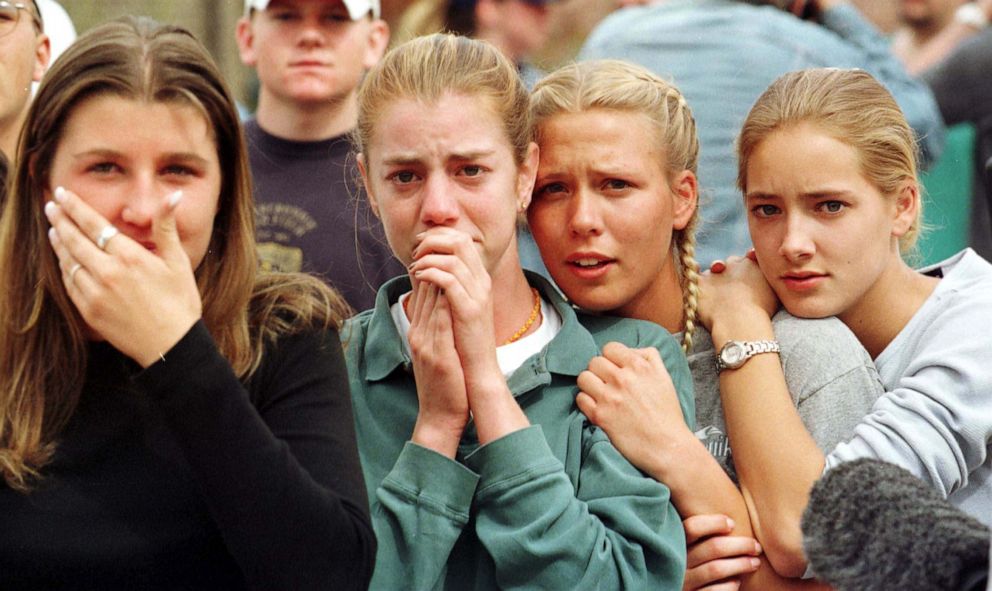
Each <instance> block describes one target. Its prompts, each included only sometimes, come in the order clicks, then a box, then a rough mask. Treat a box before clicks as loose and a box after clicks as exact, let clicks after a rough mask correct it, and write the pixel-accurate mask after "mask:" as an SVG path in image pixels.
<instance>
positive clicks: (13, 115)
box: [0, 0, 50, 162]
mask: <svg viewBox="0 0 992 591" xmlns="http://www.w3.org/2000/svg"><path fill="white" fill-rule="evenodd" d="M49 50H50V43H49V41H48V37H47V36H46V35H45V29H44V25H43V23H42V20H41V13H40V12H39V11H38V6H37V5H36V4H35V3H34V2H32V1H31V0H0V152H3V153H4V154H5V155H6V156H7V159H8V160H10V161H12V162H13V160H14V159H15V157H16V154H14V148H15V146H16V145H17V135H18V134H19V133H20V131H21V125H22V124H23V123H24V118H25V117H26V116H27V112H28V106H29V105H30V103H31V84H32V82H37V81H39V80H41V77H42V75H43V74H44V73H45V69H46V68H47V67H48V59H49Z"/></svg>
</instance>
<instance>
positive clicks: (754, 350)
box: [716, 340, 781, 372]
mask: <svg viewBox="0 0 992 591" xmlns="http://www.w3.org/2000/svg"><path fill="white" fill-rule="evenodd" d="M779 352H781V348H780V347H779V344H778V341H734V340H730V341H727V342H726V343H725V344H724V345H723V347H722V348H721V349H720V351H719V353H717V355H716V369H717V371H718V372H721V371H723V370H725V369H737V368H739V367H741V366H743V365H744V364H745V363H746V362H747V360H748V359H750V358H752V357H754V356H755V355H760V354H762V353H779ZM725 357H726V359H725Z"/></svg>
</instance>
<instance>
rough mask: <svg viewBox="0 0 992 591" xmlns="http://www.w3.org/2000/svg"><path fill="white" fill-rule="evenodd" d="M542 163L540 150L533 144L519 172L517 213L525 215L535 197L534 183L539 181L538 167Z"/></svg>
mask: <svg viewBox="0 0 992 591" xmlns="http://www.w3.org/2000/svg"><path fill="white" fill-rule="evenodd" d="M539 161H540V149H539V148H538V147H537V144H536V143H534V142H531V143H530V144H529V145H528V146H527V154H526V155H525V156H524V160H523V162H521V163H520V166H519V168H518V170H517V213H525V212H526V211H527V206H529V205H530V200H531V197H533V196H534V181H535V180H536V179H537V165H538V162H539Z"/></svg>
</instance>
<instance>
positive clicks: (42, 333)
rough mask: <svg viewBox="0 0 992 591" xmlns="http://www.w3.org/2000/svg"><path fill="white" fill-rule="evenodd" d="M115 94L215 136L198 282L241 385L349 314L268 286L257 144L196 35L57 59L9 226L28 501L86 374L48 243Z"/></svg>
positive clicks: (305, 287)
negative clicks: (74, 165) (67, 151)
mask: <svg viewBox="0 0 992 591" xmlns="http://www.w3.org/2000/svg"><path fill="white" fill-rule="evenodd" d="M102 94H107V95H113V96H120V97H124V98H127V99H133V100H140V101H148V102H166V103H177V104H184V105H191V106H193V107H194V108H196V109H198V110H199V111H200V112H201V113H202V114H203V116H204V117H205V119H206V121H207V123H208V125H209V128H210V129H211V130H212V132H213V138H214V141H215V143H216V148H217V156H218V160H219V162H220V170H221V178H222V180H221V188H220V198H219V203H218V211H217V215H216V217H215V218H214V225H213V233H212V236H211V239H210V244H209V247H208V250H207V253H206V255H205V257H204V259H203V261H202V263H201V264H200V265H199V267H198V268H197V269H196V271H195V275H196V282H197V286H198V287H199V291H200V296H201V298H202V301H203V322H204V323H205V325H206V327H207V329H208V330H209V331H210V333H211V335H212V336H213V338H214V341H215V342H216V344H217V347H218V349H219V350H220V352H221V353H222V354H223V355H224V356H225V357H226V358H227V359H228V361H229V362H230V363H231V366H232V367H233V369H234V371H235V373H236V374H237V375H238V376H239V377H241V378H245V377H247V376H248V375H250V374H251V373H252V372H253V371H254V370H255V369H256V368H257V367H258V365H259V362H260V360H261V354H262V348H263V344H264V342H265V340H266V339H271V338H274V337H275V336H276V335H278V334H281V333H284V332H287V331H294V330H299V329H301V328H302V327H307V326H315V325H323V326H334V327H337V326H339V324H340V321H341V319H342V317H343V314H344V313H345V311H346V309H347V308H346V305H345V304H344V303H343V300H342V299H341V298H340V297H338V296H337V295H336V294H335V293H334V292H332V291H331V290H329V289H328V288H326V287H324V286H323V285H322V284H321V283H320V282H319V281H317V280H315V279H310V278H306V277H304V276H298V275H278V276H276V275H264V276H257V277H256V264H257V259H256V254H255V240H254V218H253V216H254V212H253V206H252V197H251V184H250V177H249V170H248V163H247V158H246V156H245V143H244V138H243V136H242V132H241V126H240V123H239V120H238V117H237V111H236V109H235V106H234V102H233V100H232V99H231V95H230V93H229V91H228V89H227V87H226V86H225V84H224V82H223V77H222V75H221V73H220V71H219V70H218V69H217V67H216V65H215V64H214V63H213V61H212V60H211V58H210V57H209V55H208V54H207V52H206V50H205V49H204V48H203V46H202V45H200V43H199V42H198V41H197V40H196V39H195V38H194V37H193V36H192V35H191V34H190V33H189V32H187V31H185V30H184V29H181V28H178V27H174V26H163V25H159V24H158V23H156V22H154V21H151V20H149V19H135V18H128V19H123V20H120V21H115V22H112V23H108V24H105V25H103V26H100V27H97V28H95V29H92V30H91V31H90V32H88V33H87V34H85V35H83V36H81V37H80V38H79V40H78V41H77V42H76V43H75V44H73V45H72V46H71V47H70V48H69V49H68V50H67V51H66V52H65V54H63V55H62V57H61V58H60V59H59V60H57V61H56V62H55V64H54V65H53V66H52V68H51V69H50V70H49V71H48V73H47V75H46V76H45V79H44V81H43V82H42V84H41V87H40V88H39V90H38V95H37V97H36V98H35V100H34V102H33V103H32V105H31V108H30V110H29V112H28V116H27V120H26V121H25V124H24V129H23V130H22V133H21V138H20V145H19V148H20V149H19V151H18V154H19V155H20V156H19V161H18V164H17V168H16V170H14V171H12V177H13V183H12V185H11V194H10V195H9V196H8V199H7V203H6V205H5V207H4V209H3V213H2V216H0V285H3V286H4V289H3V293H2V295H0V473H2V474H3V477H4V479H5V481H6V482H7V484H8V485H9V486H10V487H12V488H14V489H17V490H22V491H26V490H27V489H28V488H29V484H30V480H31V479H32V478H35V477H37V476H39V469H40V468H41V467H42V466H44V464H45V463H46V462H48V461H49V460H50V459H51V456H52V454H53V452H54V449H55V440H56V438H57V436H58V434H59V432H60V431H61V429H62V428H63V427H64V426H65V424H66V422H67V421H68V420H69V418H70V417H71V416H72V414H73V412H74V411H75V408H76V405H77V402H78V400H79V395H80V391H81V388H82V383H83V380H84V377H85V372H86V365H87V339H86V337H85V334H84V330H85V325H84V322H83V321H82V319H81V318H80V316H79V314H78V312H77V311H76V309H75V307H74V306H73V304H72V302H71V301H70V299H69V297H68V295H67V293H66V291H65V288H64V285H63V283H62V278H61V272H60V270H59V266H58V259H57V258H56V256H55V254H54V252H53V251H52V249H51V247H50V246H49V245H48V241H47V239H46V233H47V231H48V224H47V221H46V219H45V216H44V214H43V206H44V203H45V200H46V198H47V194H48V191H49V189H50V187H49V175H50V172H51V165H52V159H53V158H54V155H55V151H56V148H57V147H58V145H59V142H60V141H61V139H62V134H63V132H64V126H65V123H66V121H67V120H68V118H69V115H70V114H71V113H72V110H73V109H74V108H75V107H76V106H77V105H78V104H79V103H80V102H81V101H83V100H85V99H87V98H90V97H93V96H97V95H102ZM121 133H126V130H121ZM25 262H26V263H25Z"/></svg>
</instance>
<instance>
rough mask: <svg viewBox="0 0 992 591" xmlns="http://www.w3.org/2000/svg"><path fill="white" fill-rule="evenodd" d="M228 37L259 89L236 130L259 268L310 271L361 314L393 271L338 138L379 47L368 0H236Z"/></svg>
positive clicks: (381, 26) (376, 17)
mask: <svg viewBox="0 0 992 591" xmlns="http://www.w3.org/2000/svg"><path fill="white" fill-rule="evenodd" d="M237 40H238V46H239V49H240V54H241V60H242V61H243V62H244V63H245V64H246V65H248V66H252V67H254V68H255V70H256V71H257V73H258V79H259V83H260V91H259V97H258V109H257V111H256V113H255V117H254V118H252V119H249V120H248V121H247V122H246V123H245V133H246V135H247V139H248V152H249V159H250V162H251V169H252V175H253V178H254V183H255V203H256V207H257V239H258V248H259V256H260V258H261V261H262V265H263V266H264V267H266V268H270V269H276V270H283V271H306V272H311V273H314V274H317V275H319V276H321V277H322V278H323V279H325V280H326V281H328V282H330V283H331V284H332V285H333V286H334V287H336V288H337V289H338V290H339V291H341V293H342V295H344V297H345V299H346V300H347V301H348V303H349V304H351V305H352V306H353V307H354V308H356V309H357V310H362V309H365V308H369V307H371V306H372V303H373V301H374V297H375V291H376V289H377V288H378V287H379V285H380V284H381V283H383V282H384V281H385V280H386V279H389V278H391V277H393V276H395V275H399V274H400V273H402V272H403V271H404V269H403V268H402V266H401V265H399V263H397V262H396V261H395V260H394V259H393V258H392V255H391V253H390V251H389V247H388V245H386V240H385V238H384V237H383V234H382V230H381V226H380V225H379V222H378V220H376V219H375V217H374V216H373V215H371V213H370V212H369V210H368V206H367V200H366V199H365V198H364V197H363V196H362V195H361V190H362V189H361V187H360V186H359V185H360V183H359V184H356V183H355V182H354V180H355V179H357V172H356V171H355V170H354V158H353V157H351V155H350V154H351V144H350V142H349V140H348V133H349V132H350V131H351V129H352V128H353V127H354V126H355V124H356V122H357V116H358V115H357V113H358V111H357V104H356V99H355V92H356V89H357V87H358V84H359V82H360V81H361V78H362V76H363V75H364V73H365V71H366V70H368V69H369V68H371V67H372V66H373V65H375V63H376V62H378V61H379V58H380V57H382V54H383V52H384V51H385V48H386V45H387V43H388V41H389V28H388V26H387V25H386V23H385V21H383V20H382V19H381V18H380V6H379V0H246V1H245V15H244V17H243V18H242V19H241V20H240V21H239V22H238V28H237Z"/></svg>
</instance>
